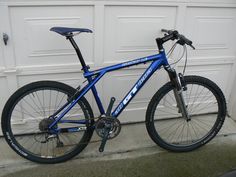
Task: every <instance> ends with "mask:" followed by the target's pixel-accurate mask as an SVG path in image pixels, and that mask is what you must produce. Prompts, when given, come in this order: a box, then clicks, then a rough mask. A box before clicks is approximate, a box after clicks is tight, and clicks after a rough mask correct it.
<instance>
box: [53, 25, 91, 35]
mask: <svg viewBox="0 0 236 177" xmlns="http://www.w3.org/2000/svg"><path fill="white" fill-rule="evenodd" d="M50 31H54V32H56V33H58V34H60V35H62V36H68V35H70V34H71V33H73V32H80V33H82V32H86V33H92V32H93V31H92V30H90V29H87V28H67V27H52V28H51V29H50Z"/></svg>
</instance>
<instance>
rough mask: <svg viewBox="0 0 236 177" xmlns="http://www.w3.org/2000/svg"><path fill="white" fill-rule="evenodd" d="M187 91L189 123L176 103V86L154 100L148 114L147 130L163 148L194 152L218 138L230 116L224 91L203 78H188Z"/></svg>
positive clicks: (159, 92) (162, 88)
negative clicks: (217, 135)
mask: <svg viewBox="0 0 236 177" xmlns="http://www.w3.org/2000/svg"><path fill="white" fill-rule="evenodd" d="M184 79H185V82H186V86H187V90H185V91H183V98H184V100H185V106H186V109H187V112H188V114H189V119H186V117H183V116H182V114H181V109H180V108H179V107H178V104H177V103H176V99H175V96H174V86H173V85H172V84H171V83H170V82H169V83H167V84H165V85H164V86H163V87H161V88H160V89H159V90H158V91H157V92H156V94H155V95H154V96H153V98H152V99H151V101H150V103H149V105H148V109H147V112H146V128H147V131H148V134H149V136H150V137H151V138H152V140H153V141H154V142H155V143H157V144H158V145H159V146H161V147H162V148H165V149H167V150H171V151H176V152H186V151H191V150H194V149H196V148H198V147H200V146H202V145H204V144H206V143H207V142H209V141H210V140H211V139H212V138H214V137H215V136H216V134H217V133H218V132H219V130H220V128H221V127H222V125H223V123H224V120H225V116H226V102H225V98H224V95H223V93H222V91H221V90H220V88H219V87H218V86H217V85H216V84H215V83H214V82H212V81H210V80H209V79H206V78H204V77H200V76H185V77H184Z"/></svg>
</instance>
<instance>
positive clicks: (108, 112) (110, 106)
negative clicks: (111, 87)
mask: <svg viewBox="0 0 236 177" xmlns="http://www.w3.org/2000/svg"><path fill="white" fill-rule="evenodd" d="M115 101H116V99H115V97H111V100H110V103H109V105H108V107H107V112H106V116H111V110H112V107H113V105H114V102H115Z"/></svg>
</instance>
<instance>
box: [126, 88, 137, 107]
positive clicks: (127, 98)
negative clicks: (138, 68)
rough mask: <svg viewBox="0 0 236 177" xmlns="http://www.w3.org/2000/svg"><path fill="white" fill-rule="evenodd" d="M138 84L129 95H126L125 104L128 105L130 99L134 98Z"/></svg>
mask: <svg viewBox="0 0 236 177" xmlns="http://www.w3.org/2000/svg"><path fill="white" fill-rule="evenodd" d="M137 90H138V89H137V85H136V86H135V87H134V88H133V89H132V90H131V91H130V92H129V94H128V95H127V97H125V99H124V101H123V104H124V105H126V104H127V103H128V102H129V100H130V99H131V98H132V96H133V95H134V94H135V93H136V92H137Z"/></svg>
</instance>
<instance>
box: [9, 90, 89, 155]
mask: <svg viewBox="0 0 236 177" xmlns="http://www.w3.org/2000/svg"><path fill="white" fill-rule="evenodd" d="M68 95H69V93H67V92H66V91H64V90H60V89H58V88H47V87H44V88H38V89H34V90H30V91H29V92H26V93H25V94H23V95H22V96H21V97H20V98H18V100H17V101H16V102H15V104H14V106H13V108H12V110H11V112H10V119H9V125H10V132H9V133H10V134H11V137H12V139H11V140H12V141H13V142H14V144H16V145H17V146H18V147H19V148H20V150H23V151H24V152H26V153H27V154H30V155H33V156H34V157H38V158H50V159H52V158H60V157H62V156H65V155H66V154H69V153H71V152H73V151H74V150H75V149H76V148H78V146H79V145H81V142H83V138H84V136H85V131H80V132H74V133H73V132H69V133H59V134H58V136H55V135H50V134H49V133H48V132H46V131H44V132H43V131H41V130H40V128H39V123H40V122H41V121H42V120H43V119H46V118H48V117H49V116H50V115H52V114H53V112H55V110H57V109H58V108H60V106H62V105H63V104H65V103H66V102H67V98H68ZM82 107H83V104H76V105H75V106H74V107H73V108H72V109H71V110H70V112H69V113H68V114H67V115H66V117H64V118H63V119H67V120H78V117H79V116H80V119H85V118H88V115H87V113H86V111H84V109H83V108H82ZM57 126H58V127H60V128H65V127H75V126H76V127H78V126H84V125H78V124H71V123H70V124H61V123H59V124H57ZM50 136H51V137H50ZM45 141H46V142H45Z"/></svg>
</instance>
